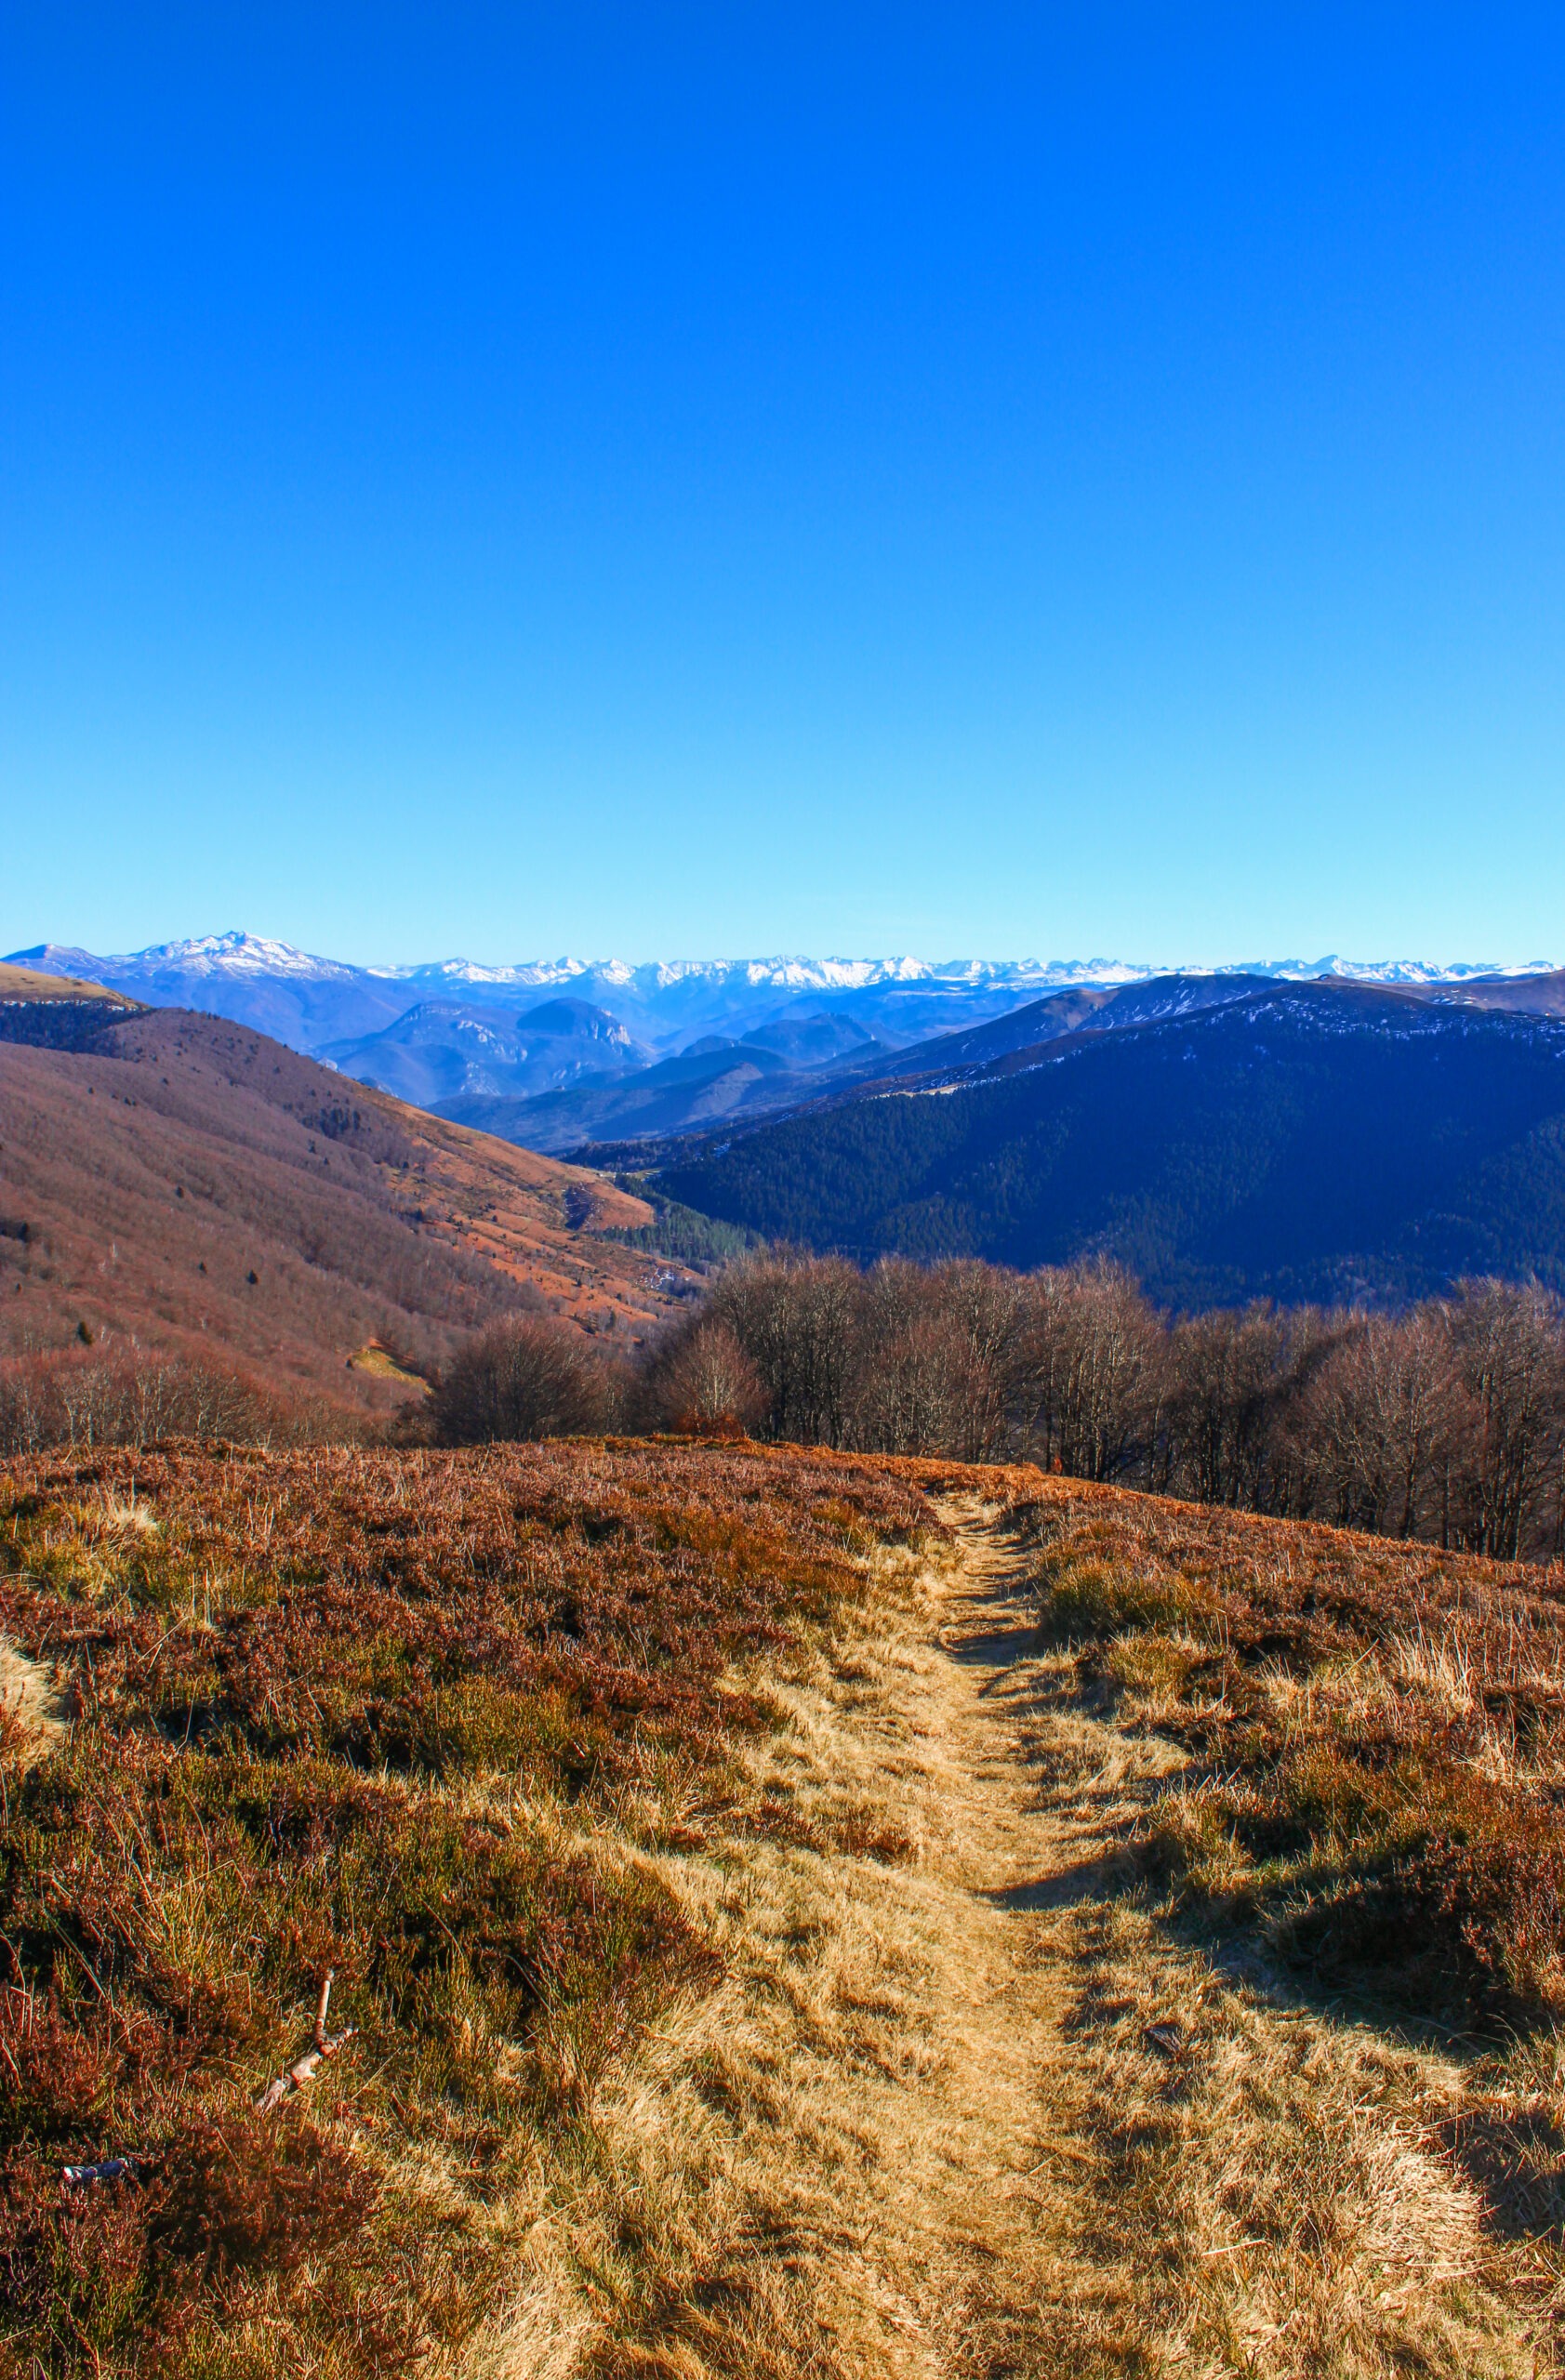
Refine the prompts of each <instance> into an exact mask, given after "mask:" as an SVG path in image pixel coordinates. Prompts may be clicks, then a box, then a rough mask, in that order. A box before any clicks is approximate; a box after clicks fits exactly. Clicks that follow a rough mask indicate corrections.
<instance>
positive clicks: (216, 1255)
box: [0, 1009, 666, 1403]
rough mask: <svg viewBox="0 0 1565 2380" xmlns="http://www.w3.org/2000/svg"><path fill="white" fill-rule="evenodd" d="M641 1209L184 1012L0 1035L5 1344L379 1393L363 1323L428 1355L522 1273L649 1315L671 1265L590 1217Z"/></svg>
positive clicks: (372, 1337) (569, 1300) (551, 1295)
mask: <svg viewBox="0 0 1565 2380" xmlns="http://www.w3.org/2000/svg"><path fill="white" fill-rule="evenodd" d="M648 1220H649V1214H648V1210H646V1209H645V1208H644V1207H643V1206H642V1205H641V1204H640V1203H639V1202H638V1201H637V1200H635V1199H631V1198H628V1197H625V1196H624V1195H623V1193H621V1192H619V1191H617V1190H616V1189H615V1188H614V1187H613V1185H612V1184H610V1183H606V1182H604V1181H603V1180H602V1179H601V1178H600V1177H599V1176H597V1175H594V1174H590V1173H587V1172H585V1171H583V1170H581V1169H580V1168H578V1167H572V1166H564V1165H559V1164H556V1163H553V1162H551V1161H550V1159H548V1158H545V1157H537V1156H535V1155H533V1154H532V1153H531V1152H530V1151H528V1150H524V1149H518V1148H512V1147H511V1146H509V1145H508V1144H506V1143H504V1142H501V1141H495V1140H491V1139H489V1138H488V1137H487V1136H486V1135H484V1134H483V1133H479V1132H472V1131H466V1130H464V1129H463V1128H462V1127H461V1126H460V1125H457V1124H448V1123H445V1122H443V1121H441V1120H440V1119H439V1118H437V1117H430V1116H426V1115H422V1114H420V1113H419V1112H418V1110H416V1109H413V1108H409V1107H404V1106H403V1105H402V1104H400V1103H399V1102H398V1101H396V1100H393V1099H390V1098H388V1097H386V1096H385V1095H384V1094H383V1093H381V1092H379V1091H369V1090H366V1089H365V1087H364V1086H363V1085H361V1084H359V1083H349V1082H347V1081H345V1080H343V1079H342V1078H340V1077H338V1076H337V1075H335V1074H333V1073H332V1072H331V1071H330V1070H329V1069H328V1068H326V1067H324V1066H319V1065H316V1064H313V1063H312V1061H311V1060H309V1059H307V1058H301V1057H298V1056H296V1055H295V1054H294V1052H293V1051H289V1050H286V1049H285V1048H283V1047H282V1045H281V1044H280V1043H278V1042H275V1041H271V1040H268V1039H267V1038H266V1037H265V1036H264V1035H261V1034H257V1033H250V1032H247V1031H245V1029H243V1028H242V1027H239V1026H235V1025H229V1024H226V1023H224V1022H222V1021H221V1020H219V1019H217V1018H213V1017H207V1016H198V1015H195V1014H193V1013H192V1012H189V1011H186V1010H179V1009H163V1010H156V1011H151V1012H139V1013H136V1014H134V1015H132V1016H131V1017H129V1018H128V1019H127V1021H126V1023H125V1024H123V1025H114V1026H113V1028H112V1029H110V1030H108V1031H106V1032H104V1033H102V1034H101V1035H100V1036H99V1037H98V1038H97V1039H96V1040H95V1042H94V1044H93V1046H92V1048H91V1049H90V1050H89V1051H61V1050H53V1049H37V1048H30V1047H26V1046H18V1045H15V1044H4V1045H0V1352H7V1353H13V1354H14V1353H20V1352H22V1351H24V1350H27V1349H33V1348H40V1347H42V1348H47V1347H53V1346H61V1345H65V1344H67V1343H70V1342H72V1341H73V1339H75V1338H77V1337H78V1336H79V1335H80V1332H81V1331H82V1329H86V1331H87V1332H89V1333H90V1334H91V1335H92V1337H93V1339H94V1340H95V1341H97V1340H99V1339H101V1340H104V1341H106V1342H109V1343H111V1344H113V1343H115V1342H121V1343H123V1342H134V1343H135V1344H136V1345H138V1346H142V1347H148V1348H152V1349H155V1350H157V1351H159V1352H166V1353H170V1354H185V1355H189V1354H192V1353H201V1354H206V1355H209V1356H210V1355H215V1354H220V1353H225V1352H227V1353H232V1355H234V1356H235V1357H237V1358H238V1359H240V1360H241V1361H243V1362H244V1363H245V1364H246V1365H247V1366H249V1367H250V1368H251V1369H259V1370H260V1371H261V1372H263V1373H264V1374H265V1375H266V1376H267V1377H268V1378H270V1379H272V1380H273V1381H274V1382H276V1383H277V1384H278V1385H280V1386H282V1385H287V1384H298V1385H308V1386H310V1387H312V1388H314V1389H316V1390H325V1392H326V1393H328V1394H329V1395H333V1396H336V1397H346V1398H348V1399H350V1400H351V1401H354V1402H361V1403H362V1402H364V1401H365V1400H366V1399H368V1400H371V1401H377V1400H378V1401H380V1402H384V1401H385V1400H386V1397H387V1395H388V1393H389V1392H388V1391H387V1389H386V1388H385V1387H384V1386H380V1387H377V1386H376V1385H375V1382H376V1372H375V1369H373V1368H367V1369H355V1370H352V1371H350V1369H348V1359H349V1357H350V1356H351V1355H353V1354H354V1353H355V1352H356V1351H358V1350H360V1349H362V1348H363V1347H365V1344H366V1342H370V1341H377V1342H380V1343H381V1344H383V1345H384V1346H386V1347H388V1348H390V1349H391V1350H392V1351H393V1352H394V1354H395V1355H398V1356H399V1357H400V1358H401V1359H402V1360H403V1361H404V1362H411V1363H414V1364H418V1365H420V1366H424V1365H428V1364H430V1363H431V1362H437V1361H438V1360H439V1358H440V1355H441V1354H442V1353H443V1351H444V1349H445V1348H446V1347H448V1346H449V1344H450V1343H451V1341H452V1338H453V1336H454V1334H455V1333H456V1332H458V1331H459V1330H461V1329H466V1328H469V1327H471V1326H472V1325H474V1324H476V1323H479V1322H482V1321H484V1320H485V1319H487V1318H488V1317H490V1316H493V1315H494V1314H496V1313H497V1312H500V1311H502V1310H503V1309H504V1308H505V1307H506V1306H508V1305H510V1304H514V1303H515V1302H517V1301H518V1296H519V1294H521V1295H523V1296H524V1295H525V1293H526V1292H527V1291H529V1290H530V1291H532V1292H536V1293H537V1294H538V1295H540V1296H541V1297H542V1298H543V1299H544V1300H545V1302H547V1303H548V1304H549V1305H550V1306H551V1307H553V1308H555V1309H557V1310H558V1311H560V1312H562V1313H564V1314H565V1315H568V1316H571V1317H572V1318H573V1319H575V1320H577V1322H579V1323H580V1324H581V1325H582V1326H583V1327H584V1328H586V1329H613V1330H618V1331H621V1332H623V1333H624V1334H625V1335H626V1336H627V1337H628V1338H629V1337H630V1336H634V1335H638V1334H639V1333H640V1332H641V1330H642V1329H643V1328H644V1326H645V1325H646V1324H647V1323H648V1322H649V1321H650V1320H651V1319H652V1318H653V1317H654V1316H656V1315H657V1313H658V1312H659V1311H660V1310H662V1308H663V1307H664V1305H665V1304H666V1300H665V1299H664V1298H663V1297H662V1295H661V1294H660V1292H659V1291H658V1290H657V1289H656V1288H655V1287H654V1286H653V1284H654V1282H655V1281H656V1279H657V1276H658V1275H659V1273H660V1271H661V1269H662V1268H661V1267H660V1266H658V1265H657V1263H654V1262H653V1261H652V1260H649V1259H648V1258H646V1257H645V1256H643V1255H639V1254H632V1253H630V1251H629V1250H624V1249H621V1248H619V1247H618V1246H617V1245H615V1244H614V1243H612V1242H607V1241H604V1240H603V1239H602V1238H600V1237H598V1236H596V1235H595V1233H594V1231H593V1229H592V1226H593V1225H595V1224H603V1223H617V1224H624V1223H630V1224H637V1223H645V1222H647V1221H648ZM583 1226H585V1228H584V1227H583ZM392 1385H393V1387H394V1386H395V1383H394V1382H393V1383H392Z"/></svg>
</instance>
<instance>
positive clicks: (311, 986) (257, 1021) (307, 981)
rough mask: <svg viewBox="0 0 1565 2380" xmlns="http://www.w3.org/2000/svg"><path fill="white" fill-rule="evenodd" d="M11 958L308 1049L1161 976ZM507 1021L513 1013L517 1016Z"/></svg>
mask: <svg viewBox="0 0 1565 2380" xmlns="http://www.w3.org/2000/svg"><path fill="white" fill-rule="evenodd" d="M9 963H11V964H13V965H17V966H21V967H27V968H31V969H33V970H34V971H36V972H42V973H46V974H55V975H73V976H77V977H80V978H85V979H86V980H87V981H89V982H92V983H98V984H105V985H109V986H110V987H111V989H113V990H114V991H118V992H123V993H124V994H126V996H127V997H128V998H132V999H137V1000H141V1001H144V1002H146V1003H147V1004H148V1005H149V1006H153V1007H191V1008H196V1009H201V1010H206V1011H207V1012H210V1013H213V1014H216V1015H219V1016H225V1017H227V1018H229V1019H230V1020H231V1021H232V1022H233V1023H235V1024H240V1025H247V1026H248V1027H250V1029H251V1030H253V1031H259V1032H264V1033H269V1034H272V1035H273V1036H275V1037H276V1038H278V1039H280V1040H284V1041H286V1042H288V1043H289V1045H290V1046H291V1047H292V1048H294V1049H297V1050H298V1051H300V1052H301V1053H302V1054H304V1055H306V1056H311V1057H318V1056H321V1055H323V1054H327V1053H329V1051H330V1050H331V1047H332V1045H333V1044H334V1043H338V1042H343V1041H349V1040H355V1039H362V1038H365V1037H366V1036H369V1035H372V1034H376V1033H380V1032H383V1031H385V1030H386V1029H387V1028H388V1027H389V1026H391V1025H395V1024H396V1022H397V1021H398V1019H399V1018H401V1017H403V1016H405V1014H406V1013H407V1012H408V1011H409V1010H410V1009H412V1008H415V1007H417V1006H418V1005H419V1004H420V1003H422V1002H429V1001H435V1000H444V1001H447V1002H454V1003H456V1004H458V1006H460V1007H461V1008H462V1009H464V1010H469V1011H471V1010H472V1009H487V1008H489V1007H491V1006H492V1005H495V1004H501V1005H504V1006H507V1007H512V1008H513V1009H517V1010H518V1012H519V1007H518V1004H521V1005H525V1006H526V1007H529V1008H531V1007H536V1005H537V999H538V997H539V996H540V995H546V994H547V993H549V992H551V991H552V992H556V993H560V992H565V993H568V994H570V995H571V996H573V997H574V998H577V999H580V1000H584V1001H586V1002H587V1003H588V1004H589V1005H590V1006H596V1007H600V1008H603V1009H606V1010H607V1011H608V1012H610V1013H611V1014H612V1015H613V1016H614V1017H615V1018H616V1019H617V1022H618V1023H619V1024H620V1025H623V1026H624V1028H625V1030H626V1032H627V1033H628V1035H630V1038H632V1039H634V1040H637V1041H641V1042H644V1043H645V1044H646V1045H647V1048H648V1050H649V1051H650V1052H651V1053H652V1054H653V1055H654V1056H668V1055H670V1054H673V1053H676V1052H677V1051H681V1050H682V1049H683V1048H684V1047H685V1046H686V1044H687V1043H688V1041H689V1040H690V1039H691V1038H694V1037H696V1036H698V1035H701V1034H710V1033H720V1034H724V1035H728V1036H730V1037H732V1038H736V1039H740V1038H744V1037H745V1036H747V1035H749V1034H751V1033H753V1032H755V1031H756V1030H757V1029H759V1028H763V1027H765V1026H769V1025H776V1024H779V1023H784V1022H787V1021H789V1020H790V1019H791V1020H795V1021H807V1018H808V1016H809V1015H810V1014H812V1013H814V1012H818V1009H819V1006H820V1004H821V1003H822V1001H823V1000H824V1001H826V1002H828V1003H829V1006H830V1008H831V1010H832V1011H833V1012H835V1013H838V1014H841V1015H843V1016H845V1017H847V1018H848V1019H850V1020H851V1021H852V1022H853V1023H854V1024H855V1025H857V1026H858V1027H859V1028H860V1029H862V1030H863V1031H865V1032H867V1033H869V1034H871V1035H873V1036H874V1037H875V1038H877V1039H879V1040H882V1041H884V1042H886V1043H888V1044H890V1045H891V1046H893V1047H896V1046H898V1045H906V1044H908V1043H912V1042H917V1041H921V1040H924V1039H927V1038H931V1037H932V1036H935V1035H937V1034H941V1033H947V1032H951V1031H955V1030H959V1029H961V1028H962V1026H965V1025H978V1024H982V1023H984V1022H986V1021H987V1020H988V1019H989V1018H991V1017H995V1016H999V1015H1001V1014H1003V1013H1004V1012H1006V1011H1008V1010H1012V1009H1015V1008H1017V1007H1019V1006H1021V1005H1023V1004H1024V1003H1026V1002H1028V1001H1029V1000H1036V999H1040V998H1044V997H1046V996H1047V995H1049V994H1051V993H1054V992H1061V991H1069V990H1094V991H1102V990H1109V989H1113V988H1116V987H1119V986H1125V985H1134V984H1140V983H1147V982H1149V981H1151V980H1152V979H1153V978H1155V977H1158V976H1160V975H1166V974H1168V973H1169V972H1170V971H1169V970H1168V969H1167V968H1166V967H1155V966H1152V965H1149V964H1142V963H1140V962H1136V961H1130V960H1124V959H1102V958H1096V959H917V958H909V957H902V958H886V959H810V958H798V957H775V958H762V959H670V960H652V961H647V962H644V963H637V964H632V963H631V962H630V961H628V960H624V959H569V958H565V959H529V960H524V961H521V962H518V963H516V964H514V965H509V966H495V965H487V964H484V963H480V962H477V961H473V960H471V959H438V960H433V961H429V962H420V963H418V964H412V965H403V966H384V967H360V966H354V965H351V964H350V963H348V962H347V961H345V960H342V959H324V958H320V957H317V956H315V955H313V954H312V953H311V952H308V951H303V950H299V949H297V948H296V947H295V946H294V945H292V944H291V943H285V942H278V941H275V940H271V939H268V938H267V937H265V936H263V935H259V934H251V933H245V932H239V931H235V932H229V933H220V934H201V935H196V936H193V937H191V938H189V939H187V940H183V941H176V942H166V943H158V944H155V945H152V946H151V947H149V948H148V949H145V950H139V951H132V952H122V953H120V954H118V955H112V956H103V955H100V954H98V953H95V952H92V951H87V950H82V949H78V948H73V947H69V946H66V945H60V944H57V943H40V944H38V945H35V946H34V947H33V948H32V949H30V950H22V951H14V952H12V953H10V954H9ZM1556 965H1558V962H1557V961H1549V960H1545V959H1528V960H1524V961H1520V962H1518V963H1515V964H1509V965H1501V964H1500V963H1499V962H1488V961H1479V960H1456V961H1452V962H1451V963H1449V964H1442V963H1437V962H1434V961H1430V960H1425V959H1383V960H1382V959H1376V960H1354V959H1340V958H1337V957H1333V956H1329V957H1327V958H1324V959H1311V960H1305V959H1257V960H1253V961H1245V962H1243V963H1240V964H1235V965H1222V966H1217V967H1212V968H1187V969H1186V970H1185V971H1184V972H1185V973H1186V974H1187V975H1197V974H1200V975H1206V976H1230V975H1231V976H1245V975H1249V976H1257V975H1258V976H1265V977H1268V978H1277V979H1282V980H1288V981H1300V982H1302V981H1306V980H1309V979H1310V978H1313V977H1319V976H1322V975H1324V976H1334V977H1340V978H1342V979H1344V980H1346V981H1352V982H1361V983H1376V984H1384V985H1421V986H1427V985H1442V984H1450V985H1464V984H1469V983H1472V982H1475V981H1478V980H1481V979H1484V978H1492V977H1495V976H1501V975H1504V976H1508V977H1511V978H1520V977H1525V976H1529V975H1534V974H1545V973H1547V972H1551V969H1552V968H1553V967H1554V966H1556ZM512 1021H513V1022H514V1017H513V1020H512Z"/></svg>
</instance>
